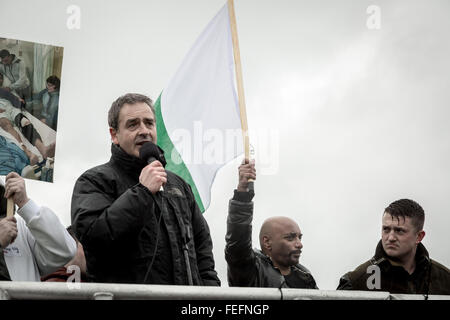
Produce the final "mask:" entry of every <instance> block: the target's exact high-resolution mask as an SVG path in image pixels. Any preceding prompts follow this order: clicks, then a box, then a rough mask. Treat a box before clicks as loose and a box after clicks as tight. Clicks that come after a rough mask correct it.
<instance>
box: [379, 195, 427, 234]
mask: <svg viewBox="0 0 450 320" xmlns="http://www.w3.org/2000/svg"><path fill="white" fill-rule="evenodd" d="M384 212H385V213H388V214H390V215H391V216H392V217H396V218H397V219H398V218H399V217H403V218H405V217H409V218H411V222H412V224H413V225H414V227H415V228H416V230H417V231H420V230H422V229H423V224H424V222H425V211H424V210H423V208H422V207H421V206H420V205H419V204H418V203H417V202H415V201H413V200H410V199H400V200H397V201H394V202H392V203H391V204H390V205H389V206H388V207H387V208H386V209H384Z"/></svg>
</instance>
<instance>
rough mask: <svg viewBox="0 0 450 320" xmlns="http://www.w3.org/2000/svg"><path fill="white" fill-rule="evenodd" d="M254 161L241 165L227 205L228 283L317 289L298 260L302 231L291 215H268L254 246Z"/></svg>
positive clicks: (241, 285)
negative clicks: (258, 243)
mask: <svg viewBox="0 0 450 320" xmlns="http://www.w3.org/2000/svg"><path fill="white" fill-rule="evenodd" d="M249 179H256V170H255V163H254V162H253V161H252V162H249V161H248V160H247V159H245V160H244V162H243V163H242V164H241V166H239V184H238V187H237V189H236V190H235V191H234V197H233V198H232V199H231V200H230V203H229V208H228V220H227V235H226V246H225V258H226V260H227V263H228V284H229V285H230V286H235V287H275V288H305V289H317V285H316V282H315V280H314V278H313V276H312V275H311V273H310V272H309V271H308V269H306V268H305V267H304V266H302V265H301V264H299V263H298V260H299V258H300V254H301V249H302V248H303V245H302V243H301V238H302V233H301V231H300V229H299V227H298V225H297V223H296V222H295V221H293V220H292V219H290V218H288V217H271V218H269V219H267V220H266V221H265V222H264V223H263V225H262V227H261V231H260V244H261V249H262V250H258V249H252V219H253V202H252V199H253V196H254V192H253V189H249V188H248V185H249Z"/></svg>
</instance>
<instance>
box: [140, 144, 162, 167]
mask: <svg viewBox="0 0 450 320" xmlns="http://www.w3.org/2000/svg"><path fill="white" fill-rule="evenodd" d="M139 158H141V159H142V160H144V161H146V162H149V160H150V159H152V158H153V159H155V160H158V161H159V162H161V164H162V165H163V167H165V166H166V159H165V158H164V151H163V150H162V149H161V148H159V147H158V146H157V145H156V144H154V143H153V142H151V141H148V142H146V143H144V144H143V145H142V146H141V149H140V150H139Z"/></svg>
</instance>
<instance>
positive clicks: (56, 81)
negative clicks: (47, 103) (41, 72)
mask: <svg viewBox="0 0 450 320" xmlns="http://www.w3.org/2000/svg"><path fill="white" fill-rule="evenodd" d="M46 81H47V82H48V83H50V84H52V85H54V86H55V89H56V90H59V87H60V86H61V80H59V78H58V77H57V76H50V77H48V78H47V80H46Z"/></svg>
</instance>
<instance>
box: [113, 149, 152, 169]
mask: <svg viewBox="0 0 450 320" xmlns="http://www.w3.org/2000/svg"><path fill="white" fill-rule="evenodd" d="M111 162H112V163H113V164H116V165H118V166H120V168H122V169H123V170H125V171H127V172H130V173H138V174H140V172H141V170H142V169H143V168H144V167H145V166H146V165H147V162H145V161H144V160H141V159H140V158H137V157H135V156H133V155H130V154H128V153H126V152H125V151H123V149H122V148H121V147H120V146H118V145H116V144H114V143H112V144H111Z"/></svg>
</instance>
